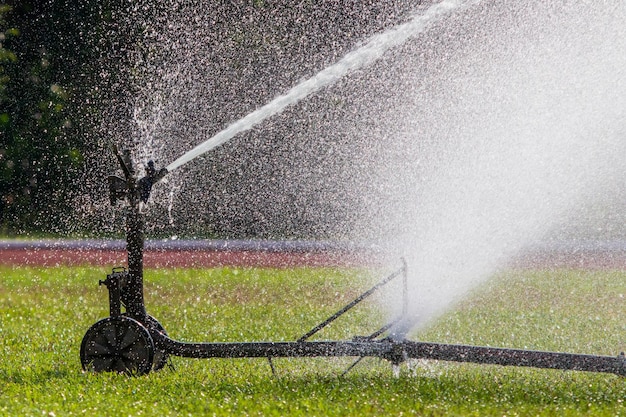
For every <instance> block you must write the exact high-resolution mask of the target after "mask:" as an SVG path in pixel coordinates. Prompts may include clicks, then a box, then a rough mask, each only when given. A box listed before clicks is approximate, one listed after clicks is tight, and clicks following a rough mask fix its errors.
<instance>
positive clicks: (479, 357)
mask: <svg viewBox="0 0 626 417" xmlns="http://www.w3.org/2000/svg"><path fill="white" fill-rule="evenodd" d="M401 343H402V345H403V347H402V349H403V352H404V354H405V355H406V357H407V358H415V359H420V358H421V359H436V360H443V361H452V362H470V363H480V364H492V365H502V366H527V367H533V368H547V369H562V370H571V371H588V372H608V373H614V374H617V375H621V376H626V357H624V355H623V354H620V355H619V356H595V355H583V354H575V353H561V352H542V351H534V350H521V349H506V348H492V347H481V346H466V345H447V344H439V343H424V342H410V341H404V342H401Z"/></svg>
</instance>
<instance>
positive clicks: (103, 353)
mask: <svg viewBox="0 0 626 417" xmlns="http://www.w3.org/2000/svg"><path fill="white" fill-rule="evenodd" d="M153 360H154V342H153V341H152V337H151V336H150V333H149V332H148V330H147V329H146V328H145V327H144V326H143V325H142V324H141V323H139V322H138V321H137V320H134V319H131V318H130V317H125V316H116V317H108V318H106V319H102V320H100V321H99V322H97V323H96V324H94V325H93V326H91V327H90V328H89V330H87V333H85V336H84V337H83V342H82V343H81V346H80V361H81V363H82V365H83V369H84V370H85V371H91V372H119V373H124V374H129V375H144V374H147V373H148V372H150V370H151V369H152V363H153Z"/></svg>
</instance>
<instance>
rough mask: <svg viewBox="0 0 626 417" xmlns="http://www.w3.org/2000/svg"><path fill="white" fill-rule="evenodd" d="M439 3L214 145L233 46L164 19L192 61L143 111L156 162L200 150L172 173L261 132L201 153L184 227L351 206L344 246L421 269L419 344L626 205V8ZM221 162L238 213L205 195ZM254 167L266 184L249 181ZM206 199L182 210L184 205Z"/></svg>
mask: <svg viewBox="0 0 626 417" xmlns="http://www.w3.org/2000/svg"><path fill="white" fill-rule="evenodd" d="M425 10H426V11H425V12H424V10H422V12H421V14H419V15H415V16H414V17H413V18H412V19H410V20H409V21H408V23H406V24H404V25H400V26H397V27H394V28H391V29H389V30H388V31H384V32H383V33H382V34H381V35H378V36H374V37H372V38H370V40H369V41H367V42H366V43H364V44H363V46H361V47H360V48H356V49H354V50H353V52H351V53H349V54H348V55H346V56H345V57H344V58H342V59H340V60H339V61H337V63H336V64H331V65H330V66H329V67H327V68H326V69H324V70H322V71H321V72H320V73H319V74H318V75H316V76H314V77H312V78H310V79H307V80H305V81H303V82H301V83H297V84H296V87H294V88H293V89H291V90H288V92H287V93H286V94H284V95H281V96H278V97H277V98H275V99H274V100H270V101H269V104H267V105H265V106H261V107H258V110H256V111H253V112H251V113H249V114H248V115H245V116H244V117H242V118H240V119H239V120H238V121H235V122H233V123H225V125H228V127H227V128H226V129H224V130H222V131H220V132H219V133H218V134H216V135H214V136H212V137H211V138H210V139H208V140H206V139H205V138H206V137H207V136H210V134H207V132H210V131H215V130H217V129H214V127H215V125H216V122H214V121H213V122H212V123H208V122H205V120H207V119H209V117H208V116H207V114H206V112H208V111H209V110H210V109H212V108H215V107H216V106H215V104H214V103H213V102H212V101H211V99H210V98H212V97H213V95H214V94H215V91H217V89H216V87H215V86H212V88H213V89H212V88H210V87H211V86H209V85H208V84H209V81H207V78H205V77H206V76H205V72H206V68H205V67H206V66H207V65H208V63H211V62H213V61H214V60H215V56H216V55H217V54H218V52H219V51H218V52H216V53H213V51H208V52H207V51H203V50H202V48H201V45H199V44H196V43H195V42H197V39H199V38H200V39H202V36H201V35H202V34H205V33H211V30H212V29H211V30H209V29H206V28H205V27H204V25H201V24H200V23H198V28H197V29H194V30H198V31H199V32H198V33H199V34H196V33H194V32H193V31H191V32H190V33H186V32H185V31H184V30H183V29H180V28H185V30H187V29H186V28H189V27H190V25H189V24H188V21H187V20H184V19H183V20H182V21H183V23H184V24H183V23H181V24H180V25H178V26H176V22H173V23H171V22H168V23H167V25H163V27H165V28H168V27H172V28H174V29H172V32H173V33H175V34H176V36H179V37H181V39H180V40H177V39H174V40H172V39H169V40H168V42H173V46H172V47H171V51H174V52H176V53H177V54H178V53H180V56H178V55H176V59H172V60H171V63H174V64H171V65H169V64H170V62H168V66H166V70H164V71H162V72H163V73H165V74H166V75H165V76H162V77H161V79H160V80H156V81H155V80H152V81H151V83H150V84H149V85H148V86H147V88H146V91H147V92H148V93H149V94H146V96H147V97H148V98H150V97H152V102H149V100H148V101H145V102H144V103H143V104H144V106H145V108H144V110H145V111H143V110H142V111H138V112H137V114H136V117H137V119H138V121H142V120H143V121H147V123H143V122H141V123H138V127H139V130H141V131H142V132H143V133H142V134H141V135H142V143H143V145H144V147H143V148H142V152H143V154H142V155H145V157H146V158H147V157H154V155H155V154H156V155H157V156H159V154H165V155H168V156H169V155H171V154H172V150H171V149H179V146H180V144H183V145H185V148H184V149H182V150H181V152H185V150H186V149H190V148H193V149H192V150H191V151H189V152H186V153H184V154H183V156H181V157H180V158H179V159H177V160H175V161H174V162H172V163H171V164H169V165H168V169H169V170H170V171H172V170H176V169H177V168H179V167H180V166H182V165H183V164H185V163H187V162H189V161H191V160H193V159H194V158H198V156H199V155H202V154H204V153H206V152H207V151H209V150H210V149H214V148H215V147H216V146H218V145H220V144H223V143H224V142H226V141H228V140H231V138H234V137H235V136H236V135H238V134H239V133H242V132H244V131H248V133H247V135H248V136H245V137H244V138H243V140H242V141H241V142H243V143H245V142H246V141H249V142H250V143H252V144H253V145H250V146H249V147H248V148H245V147H243V146H242V145H241V143H237V144H236V145H235V144H234V142H235V141H232V142H230V143H229V145H232V146H229V147H228V148H231V147H232V148H233V150H228V149H226V150H224V148H226V147H223V148H221V149H220V150H224V151H223V153H218V151H220V150H217V149H216V150H215V156H213V158H214V159H211V157H207V158H208V159H207V160H206V161H203V162H202V164H199V160H200V159H201V158H198V160H196V163H197V165H202V166H203V167H204V168H203V169H198V171H192V174H193V175H188V176H187V177H185V180H184V181H178V180H177V181H174V183H175V184H177V185H176V186H177V187H179V188H180V189H184V190H185V191H180V192H178V191H176V192H174V191H173V188H172V189H171V190H169V191H168V192H167V193H168V194H167V195H168V198H167V202H168V203H167V214H168V215H169V216H170V219H171V223H175V221H174V219H176V218H182V217H183V216H189V217H191V218H192V219H193V221H194V222H196V221H197V220H198V218H199V217H200V216H201V214H200V213H202V212H203V211H205V210H206V211H216V212H218V215H217V217H215V218H218V219H221V218H225V217H228V216H229V215H232V217H244V216H250V215H252V216H255V217H254V218H255V219H260V220H259V223H262V220H263V221H265V220H266V219H271V218H272V216H273V215H274V214H273V213H281V214H284V217H278V220H276V221H275V223H274V226H275V224H276V223H281V224H282V223H285V222H286V221H293V219H294V218H296V217H298V216H301V217H303V218H306V219H307V220H308V219H310V218H311V217H313V216H314V215H315V214H317V213H324V214H325V213H328V211H324V210H322V209H320V204H321V203H328V204H329V205H330V206H331V207H334V206H333V204H336V201H335V200H336V199H340V200H341V202H344V201H345V202H346V203H345V204H347V205H349V208H350V210H351V213H350V214H351V218H350V222H349V224H350V226H351V229H350V232H351V233H350V234H344V232H343V231H342V233H338V234H339V235H342V236H343V235H347V236H348V237H349V238H351V239H354V240H373V241H375V242H378V243H381V244H382V245H384V246H386V247H387V249H388V251H389V253H392V254H393V255H394V257H398V256H404V257H405V258H406V260H407V262H408V265H409V272H410V300H411V317H412V318H411V320H410V322H408V323H406V324H405V325H406V326H405V327H406V328H402V329H397V332H398V333H399V334H404V332H405V331H406V330H407V328H409V327H412V326H419V325H423V324H425V323H428V322H429V321H430V320H431V319H433V318H434V317H437V315H438V314H440V313H441V312H442V311H444V310H445V309H446V308H449V307H450V306H451V305H453V304H454V303H455V302H456V301H458V300H459V299H461V298H462V297H463V296H464V295H465V294H466V293H467V292H468V291H470V290H471V289H472V288H475V286H476V285H478V284H480V283H481V282H484V281H485V280H486V279H488V278H489V277H491V276H492V275H493V274H494V272H496V271H497V270H498V269H499V268H502V267H505V266H506V265H507V263H508V262H509V261H510V260H511V259H512V258H514V257H515V256H516V255H517V254H518V253H519V252H520V251H522V250H523V249H524V248H526V247H528V246H530V245H533V244H535V243H537V242H540V241H542V240H545V239H547V238H554V237H555V236H556V237H557V238H558V236H559V233H561V231H563V230H565V229H568V228H570V226H572V225H574V226H576V225H579V224H583V223H584V222H585V213H586V214H588V213H589V211H590V210H594V211H595V215H596V216H597V217H599V218H606V217H607V216H610V214H611V213H612V212H616V211H617V210H616V207H619V204H621V202H620V201H621V200H620V199H621V198H624V197H626V196H624V191H623V190H624V189H626V175H625V173H624V171H626V170H624V169H622V168H621V162H622V161H621V158H622V157H623V155H625V154H626V153H625V151H626V113H625V112H626V53H625V51H626V3H624V2H620V1H601V2H591V1H577V2H573V1H565V0H563V1H557V2H543V1H539V0H536V1H527V2H518V1H513V0H510V1H482V2H474V1H471V2H463V1H458V2H443V3H440V4H437V5H434V6H432V7H431V8H429V9H425ZM186 18H188V17H186ZM192 23H193V22H192ZM207 30H208V32H205V31H207ZM163 36H164V37H165V35H163ZM160 42H161V41H160ZM187 44H188V45H190V46H186V45H187ZM216 44H217V43H216ZM276 44H277V45H278V46H277V48H278V49H280V43H279V42H277V43H276ZM186 48H187V49H186ZM181 51H182V52H181ZM198 51H200V52H202V53H203V54H204V55H199V53H200V52H198ZM211 54H213V55H211ZM207 57H208V58H210V59H208V58H207ZM211 60H213V61H211ZM196 66H197V68H196ZM170 67H175V68H170ZM366 67H367V68H366ZM357 68H362V69H363V71H355V69H357ZM276 71H277V70H276ZM226 74H228V73H226ZM220 75H221V74H219V73H218V74H215V77H217V78H218V79H219V77H220ZM168 77H169V78H168ZM341 77H344V78H343V79H341ZM157 78H158V77H157ZM210 78H211V79H212V78H213V76H212V77H210ZM159 82H160V83H161V84H159ZM333 83H335V84H333ZM155 87H156V88H155ZM323 87H326V90H324V89H323ZM283 91H285V90H283ZM226 93H228V91H226ZM226 93H224V94H226ZM259 93H260V94H266V93H267V91H260V92H259ZM250 96H251V94H247V93H241V94H240V95H239V96H237V98H241V100H244V99H247V100H249V97H250ZM320 97H321V98H320ZM327 97H330V99H326V100H324V99H323V98H327ZM233 101H236V100H233ZM169 102H171V103H169ZM172 103H173V104H172ZM222 107H223V106H222ZM255 107H256V106H253V107H252V108H255ZM228 110H229V109H228V108H226V109H225V110H224V113H225V114H226V113H228ZM281 112H283V113H282V114H281ZM244 114H245V113H244ZM212 116H216V117H214V119H220V117H221V118H222V119H223V118H224V117H223V115H221V114H220V113H217V114H212ZM270 116H273V117H270ZM292 120H293V122H292ZM262 121H264V124H263V125H259V126H258V127H259V129H258V130H259V131H260V132H253V131H250V129H251V128H252V127H253V126H255V125H257V124H259V123H260V122H262ZM211 129H213V130H211ZM144 136H145V137H146V138H148V139H149V140H143V137H144ZM239 136H243V134H242V135H239ZM157 137H160V138H161V139H159V140H153V139H154V138H157ZM261 137H264V139H263V140H262V139H261ZM267 137H269V139H267ZM183 138H184V139H186V138H191V140H192V143H193V146H196V145H197V143H200V144H199V145H197V146H196V147H195V148H194V147H193V146H190V145H189V144H190V142H189V141H185V142H184V143H183ZM302 138H303V139H302ZM292 140H293V141H294V142H297V141H298V140H299V142H297V143H296V144H295V145H293V146H292V145H290V144H288V142H289V141H292ZM268 143H270V144H268ZM257 145H258V146H259V147H260V148H261V149H262V152H260V153H256V154H252V155H253V157H257V159H248V160H247V165H244V164H246V162H245V161H244V162H241V160H242V159H244V160H245V158H246V152H244V151H247V150H250V149H251V148H253V147H254V146H257ZM281 146H282V148H281ZM170 148H171V149H170ZM228 152H231V153H230V154H229V153H228ZM268 155H269V156H268ZM226 156H228V157H229V158H230V159H228V160H226V159H225V158H226ZM157 159H158V158H157ZM220 159H223V160H224V161H227V162H225V163H224V164H223V165H219V161H218V160H220ZM216 161H217V162H216ZM193 165H194V164H191V163H190V164H188V165H187V167H191V166H193ZM251 165H252V168H250V166H251ZM231 166H234V167H235V168H230V167H231ZM216 167H217V168H216ZM190 169H191V168H190ZM220 169H221V170H222V171H227V174H225V176H227V177H232V178H233V179H232V180H229V181H226V180H223V181H224V182H223V183H222V184H227V185H228V186H229V190H227V191H223V195H224V196H223V197H220V198H221V200H224V201H225V203H224V206H232V207H235V209H233V212H232V213H231V212H229V211H226V210H224V211H220V205H219V203H220V201H219V200H220V198H218V199H213V200H210V199H209V198H208V197H207V196H206V195H205V194H204V191H202V190H205V189H206V187H207V183H208V180H207V178H215V177H216V176H218V175H219V174H220V173H221V172H222V171H220ZM229 169H230V170H229ZM247 169H253V170H254V172H255V175H253V176H252V177H253V178H247V177H245V176H244V175H243V174H241V172H244V171H246V170H247ZM179 171H183V170H179ZM173 175H175V174H173ZM190 178H195V180H194V181H195V183H197V184H195V185H193V184H192V183H193V182H194V181H192V180H191V179H190ZM347 178H349V181H347V180H346V179H347ZM343 182H345V184H341V185H342V187H343V188H341V187H340V188H339V189H338V190H337V191H333V192H326V191H325V190H326V189H327V188H329V187H333V186H335V185H336V184H339V183H343ZM190 184H191V185H193V186H195V187H196V188H190V187H191V185H190ZM231 185H232V187H231ZM224 188H226V187H224ZM230 188H232V190H230ZM190 189H191V190H192V191H189V190H190ZM233 190H234V191H233ZM259 190H261V191H259ZM156 192H157V193H158V190H156ZM229 192H230V193H232V194H233V195H234V196H230V197H229V195H228V193H229ZM194 193H199V195H196V196H195V197H194V198H191V199H189V204H190V205H193V209H192V210H190V213H187V212H184V213H183V212H182V210H181V209H180V207H181V206H186V205H187V204H183V203H181V202H180V201H179V200H178V198H180V196H183V197H184V196H186V195H188V194H194ZM255 193H258V194H255ZM250 195H252V196H254V197H249V196H250ZM155 200H158V199H156V198H155ZM204 200H208V201H210V203H204V204H205V205H204V206H202V209H201V208H200V206H201V205H202V204H203V201H204ZM215 201H217V203H214V202H215ZM240 202H241V203H240ZM268 202H269V203H268ZM238 203H240V204H239V205H237V204H238ZM205 206H209V209H205ZM250 206H253V209H254V211H253V212H252V214H250V213H249V212H246V214H245V215H244V214H242V212H241V211H242V210H244V209H245V210H249V207H250ZM342 207H343V206H342ZM618 210H619V209H618ZM296 211H297V213H295V212H296ZM220 213H221V214H220ZM285 213H286V214H285ZM294 213H295V214H294ZM157 218H158V217H157ZM333 222H334V220H332V221H329V223H330V224H331V227H332V226H337V225H336V224H334V223H333ZM269 223H271V222H270V221H268V224H269ZM608 223H610V222H608ZM236 224H239V223H236ZM294 224H297V223H296V222H295V221H294ZM621 230H623V229H621ZM600 235H601V236H603V235H602V234H600ZM396 304H399V303H393V302H392V303H390V306H385V308H388V309H389V310H390V311H392V310H393V307H392V305H396Z"/></svg>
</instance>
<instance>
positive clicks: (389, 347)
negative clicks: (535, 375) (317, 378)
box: [153, 333, 626, 376]
mask: <svg viewBox="0 0 626 417" xmlns="http://www.w3.org/2000/svg"><path fill="white" fill-rule="evenodd" d="M153 338H154V341H155V344H156V345H157V347H158V348H160V349H163V350H164V351H166V352H167V353H168V354H171V355H175V356H182V357H187V358H197V359H203V358H267V357H270V358H271V357H275V358H278V357H316V356H328V357H331V356H354V357H368V356H369V357H378V358H383V359H387V360H389V361H391V362H393V363H396V364H398V363H401V362H402V361H404V360H406V359H435V360H442V361H451V362H469V363H478V364H492V365H502V366H524V367H533V368H546V369H561V370H571V371H587V372H606V373H613V374H617V375H620V376H626V357H625V356H624V355H623V354H620V355H619V356H594V355H582V354H574V353H560V352H542V351H533V350H520V349H507V348H492V347H482V346H467V345H450V344H440V343H426V342H414V341H408V340H404V341H399V342H395V341H391V340H389V339H383V340H359V341H312V342H308V341H303V342H240V343H238V342H228V343H186V342H179V341H176V340H173V339H170V338H169V337H167V336H165V335H163V334H162V333H156V334H154V335H153Z"/></svg>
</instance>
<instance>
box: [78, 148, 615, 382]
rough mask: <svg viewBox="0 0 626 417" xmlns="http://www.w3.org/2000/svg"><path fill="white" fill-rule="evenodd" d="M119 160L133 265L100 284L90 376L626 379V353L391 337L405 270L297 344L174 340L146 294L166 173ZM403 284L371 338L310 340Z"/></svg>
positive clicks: (86, 355)
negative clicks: (504, 370)
mask: <svg viewBox="0 0 626 417" xmlns="http://www.w3.org/2000/svg"><path fill="white" fill-rule="evenodd" d="M115 154H116V157H117V159H118V161H119V163H120V165H121V168H122V171H123V173H124V178H121V177H117V176H111V177H109V179H108V180H109V196H110V200H111V203H112V204H116V203H117V202H118V201H120V200H124V201H126V202H127V206H128V209H127V214H126V249H127V254H128V267H127V268H123V267H118V268H114V269H113V271H112V273H111V274H109V275H107V277H106V279H105V280H102V281H99V284H100V285H105V286H106V287H107V289H108V292H109V317H107V318H104V319H102V320H100V321H98V322H96V323H95V324H93V325H92V326H91V327H90V328H89V329H88V330H87V332H86V334H85V336H84V337H83V340H82V343H81V347H80V359H81V363H82V367H83V369H84V370H85V371H91V372H120V373H127V374H131V375H143V374H147V373H149V372H150V371H153V370H159V369H161V368H163V367H164V366H165V365H166V364H167V362H168V358H169V357H170V356H180V357H187V358H198V359H200V358H268V360H269V362H270V366H271V367H272V371H273V370H274V367H273V364H272V358H281V357H340V356H343V357H354V358H356V362H354V363H353V365H352V366H351V367H350V368H348V369H347V370H346V372H348V371H349V370H350V369H352V367H353V366H355V365H356V364H357V363H358V362H359V361H360V360H361V359H362V358H365V357H377V358H382V359H386V360H388V361H389V362H390V363H392V364H394V365H399V364H401V363H402V362H404V361H406V360H408V359H435V360H443V361H453V362H472V363H479V364H496V365H505V366H526V367H535V368H550V369H562V370H575V371H589V372H607V373H614V374H617V375H620V376H626V356H625V355H624V353H620V354H619V355H618V356H615V357H613V356H595V355H582V354H573V353H560V352H541V351H530V350H519V349H508V348H492V347H481V346H467V345H453V344H441V343H427V342H419V341H412V340H406V339H398V338H396V337H391V336H390V335H389V331H390V330H391V329H392V328H393V327H394V325H396V324H397V323H399V322H401V321H402V320H404V319H406V314H407V303H408V300H407V290H406V285H407V265H406V263H404V261H403V262H402V266H401V267H400V268H399V269H397V270H396V271H395V272H393V273H391V274H390V275H388V276H386V277H385V278H383V279H382V280H380V281H379V282H378V283H377V284H376V285H374V286H373V287H371V288H370V289H369V290H367V291H365V292H363V293H362V294H360V295H359V296H358V297H356V298H355V299H354V300H353V301H351V302H350V303H348V304H346V305H345V306H344V307H343V308H341V309H340V310H338V311H337V312H336V313H335V314H333V315H331V316H330V317H328V319H326V320H324V321H323V322H321V323H320V324H318V325H317V326H315V327H313V328H312V329H311V330H310V331H308V332H306V333H304V335H303V336H301V337H300V338H299V339H297V340H295V341H291V342H271V341H269V342H217V343H190V342H181V341H177V340H174V339H172V338H170V337H169V336H168V335H167V332H166V331H165V329H164V327H163V326H162V325H161V324H160V323H159V322H158V321H157V320H156V319H155V318H154V317H152V316H150V315H149V314H148V313H147V311H146V307H145V303H144V297H143V250H144V221H143V216H142V213H141V211H140V203H142V202H143V203H145V202H147V201H148V198H149V196H150V191H151V189H152V186H153V185H154V184H155V183H157V182H158V181H159V180H160V179H162V178H163V177H164V176H165V175H166V174H167V169H165V168H163V169H161V170H159V171H157V170H156V169H155V167H154V164H153V163H149V164H148V167H147V168H146V176H144V177H143V178H141V179H138V178H137V175H136V172H135V169H134V167H133V164H132V161H131V158H130V153H129V152H128V151H125V152H123V153H121V154H120V153H119V152H118V151H117V149H115ZM398 279H401V280H402V285H403V306H402V312H401V314H400V316H399V317H398V318H397V319H395V320H393V321H391V322H389V323H387V324H385V325H384V326H382V327H380V328H379V329H377V330H375V331H374V332H372V333H371V334H370V335H368V336H355V337H353V338H352V339H350V340H340V341H337V340H331V341H311V340H309V339H310V338H311V337H312V336H314V335H315V334H316V333H318V332H319V331H320V330H322V329H323V328H324V327H326V326H327V325H329V324H330V323H332V322H334V321H335V320H337V319H338V318H339V317H341V316H342V315H344V314H345V313H347V312H348V311H349V310H351V309H352V308H353V307H355V306H356V305H358V304H359V303H360V302H361V301H363V300H364V299H366V298H367V297H369V296H371V295H372V294H374V293H375V292H377V291H378V290H379V289H380V288H382V287H383V286H385V285H386V284H388V283H389V282H392V281H395V280H398Z"/></svg>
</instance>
